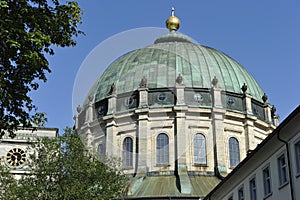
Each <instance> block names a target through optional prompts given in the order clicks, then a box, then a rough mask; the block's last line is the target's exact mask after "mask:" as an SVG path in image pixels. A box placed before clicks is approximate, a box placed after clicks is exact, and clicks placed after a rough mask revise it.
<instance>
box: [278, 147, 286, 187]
mask: <svg viewBox="0 0 300 200" xmlns="http://www.w3.org/2000/svg"><path fill="white" fill-rule="evenodd" d="M282 160H284V164H283V163H281V161H282ZM277 170H278V184H279V187H280V188H281V187H283V186H284V185H286V184H287V183H288V182H289V177H288V168H287V161H286V155H285V153H281V154H280V155H279V156H278V157H277Z"/></svg>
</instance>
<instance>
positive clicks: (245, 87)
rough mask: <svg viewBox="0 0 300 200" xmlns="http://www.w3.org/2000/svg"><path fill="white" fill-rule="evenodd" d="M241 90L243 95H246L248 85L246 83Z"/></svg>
mask: <svg viewBox="0 0 300 200" xmlns="http://www.w3.org/2000/svg"><path fill="white" fill-rule="evenodd" d="M241 89H242V91H243V93H246V91H247V89H248V86H247V85H246V83H244V84H243V86H242V88H241Z"/></svg>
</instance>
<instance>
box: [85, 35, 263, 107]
mask: <svg viewBox="0 0 300 200" xmlns="http://www.w3.org/2000/svg"><path fill="white" fill-rule="evenodd" d="M179 74H181V76H182V77H183V84H184V85H185V87H190V88H211V87H212V83H211V82H212V80H213V78H214V77H216V78H217V79H218V84H217V85H218V87H219V88H221V89H223V90H224V91H228V92H234V93H242V91H241V87H242V85H243V84H244V83H245V84H246V85H247V87H248V89H247V93H250V94H251V95H252V96H253V98H254V99H256V100H258V101H260V102H262V100H261V97H262V96H263V94H264V92H263V91H262V89H261V88H260V86H259V85H258V84H257V82H256V81H255V80H254V79H253V77H252V76H251V75H250V74H249V73H248V72H247V71H246V69H245V68H244V67H243V66H241V65H240V64H239V63H237V62H236V61H235V60H233V59H232V58H231V57H229V56H227V55H226V54H224V53H222V52H220V51H217V50H215V49H213V48H210V47H206V46H201V45H198V44H195V43H193V42H192V39H190V38H189V37H188V36H186V35H183V34H180V33H178V32H170V33H168V34H166V35H163V36H161V37H159V38H158V39H157V40H156V41H155V42H154V44H153V45H150V46H147V47H144V48H141V49H137V50H134V51H131V52H129V53H127V54H125V55H123V56H121V57H119V58H118V59H117V60H116V61H114V62H113V63H112V64H111V65H110V66H109V67H108V68H107V69H106V70H105V71H104V73H103V74H102V75H101V76H100V77H99V79H98V80H97V81H96V83H95V84H94V86H93V87H92V88H91V90H90V92H89V95H88V96H90V95H94V101H95V102H98V101H100V100H102V99H104V98H106V97H107V94H108V92H109V89H110V87H111V85H112V84H115V88H116V94H117V95H118V94H122V93H126V92H133V91H135V90H137V89H138V88H139V84H140V82H141V79H142V78H143V77H145V78H146V79H147V87H148V88H173V87H174V86H175V80H176V77H178V75H179ZM86 102H87V101H86ZM86 102H85V103H86Z"/></svg>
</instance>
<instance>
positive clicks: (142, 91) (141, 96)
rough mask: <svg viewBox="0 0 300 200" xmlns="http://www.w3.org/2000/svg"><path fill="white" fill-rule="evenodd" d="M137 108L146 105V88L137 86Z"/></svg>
mask: <svg viewBox="0 0 300 200" xmlns="http://www.w3.org/2000/svg"><path fill="white" fill-rule="evenodd" d="M138 91H139V108H146V107H148V88H139V89H138Z"/></svg>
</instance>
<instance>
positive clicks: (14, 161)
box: [6, 148, 26, 167]
mask: <svg viewBox="0 0 300 200" xmlns="http://www.w3.org/2000/svg"><path fill="white" fill-rule="evenodd" d="M6 161H7V163H8V164H9V165H11V166H14V167H18V166H20V165H22V164H24V163H25V161H26V153H25V151H24V150H23V149H20V148H13V149H11V150H10V151H9V152H7V154H6Z"/></svg>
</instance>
